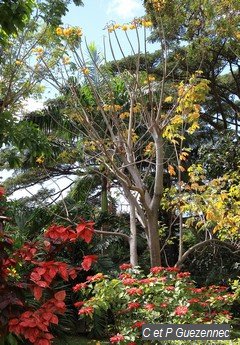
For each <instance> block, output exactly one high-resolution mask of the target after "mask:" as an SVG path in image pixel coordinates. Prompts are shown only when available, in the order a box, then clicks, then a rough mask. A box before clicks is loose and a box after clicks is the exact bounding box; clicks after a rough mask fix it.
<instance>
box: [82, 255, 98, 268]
mask: <svg viewBox="0 0 240 345" xmlns="http://www.w3.org/2000/svg"><path fill="white" fill-rule="evenodd" d="M97 258H98V256H97V255H86V256H84V257H83V262H82V268H83V269H84V270H85V271H89V270H90V268H91V266H92V263H93V262H96V261H97Z"/></svg>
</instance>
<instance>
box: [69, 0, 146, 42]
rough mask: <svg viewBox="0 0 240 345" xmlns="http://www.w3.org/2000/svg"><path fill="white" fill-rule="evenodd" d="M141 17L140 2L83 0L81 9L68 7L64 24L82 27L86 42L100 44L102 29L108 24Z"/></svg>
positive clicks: (132, 0) (72, 6) (134, 0)
mask: <svg viewBox="0 0 240 345" xmlns="http://www.w3.org/2000/svg"><path fill="white" fill-rule="evenodd" d="M142 15H144V8H143V6H142V0H84V6H83V7H77V6H75V5H74V4H72V5H70V6H69V12H68V14H67V15H66V16H65V18H64V22H65V23H66V24H69V25H77V26H80V27H82V28H83V31H84V34H85V35H86V38H87V41H96V42H98V43H99V42H100V43H101V41H102V36H103V35H104V34H105V31H104V30H103V29H104V27H105V26H106V25H107V24H108V23H111V21H116V22H118V23H122V24H123V23H125V22H129V21H131V20H132V19H133V18H134V17H139V16H142Z"/></svg>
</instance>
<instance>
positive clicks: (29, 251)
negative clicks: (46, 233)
mask: <svg viewBox="0 0 240 345" xmlns="http://www.w3.org/2000/svg"><path fill="white" fill-rule="evenodd" d="M36 253H37V248H36V247H35V244H34V243H24V245H23V246H22V247H21V248H20V249H19V250H18V252H17V253H16V254H18V255H19V256H20V257H21V258H22V259H23V260H25V261H31V260H32V259H33V257H34V256H35V254H36Z"/></svg>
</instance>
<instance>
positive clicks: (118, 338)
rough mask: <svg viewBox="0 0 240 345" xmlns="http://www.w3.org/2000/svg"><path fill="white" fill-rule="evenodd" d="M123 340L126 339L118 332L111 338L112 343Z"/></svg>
mask: <svg viewBox="0 0 240 345" xmlns="http://www.w3.org/2000/svg"><path fill="white" fill-rule="evenodd" d="M122 340H124V336H123V335H122V334H119V333H118V334H116V335H114V336H113V337H111V338H110V343H119V342H120V341H122Z"/></svg>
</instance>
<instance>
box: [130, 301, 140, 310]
mask: <svg viewBox="0 0 240 345" xmlns="http://www.w3.org/2000/svg"><path fill="white" fill-rule="evenodd" d="M140 307H141V304H140V303H138V302H130V303H128V309H129V310H132V309H138V308H140Z"/></svg>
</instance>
